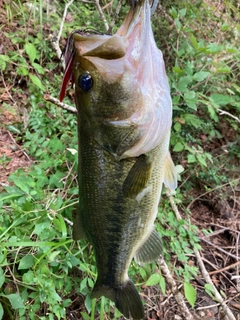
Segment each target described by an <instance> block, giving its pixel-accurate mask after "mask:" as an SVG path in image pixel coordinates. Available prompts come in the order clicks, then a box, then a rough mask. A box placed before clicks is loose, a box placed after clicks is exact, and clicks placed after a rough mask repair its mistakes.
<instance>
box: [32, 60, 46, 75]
mask: <svg viewBox="0 0 240 320" xmlns="http://www.w3.org/2000/svg"><path fill="white" fill-rule="evenodd" d="M32 66H33V67H34V68H35V69H36V70H37V72H38V73H40V74H44V73H45V71H44V69H43V67H42V66H41V65H40V64H38V63H36V62H33V63H32Z"/></svg>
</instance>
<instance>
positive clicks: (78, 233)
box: [72, 213, 86, 240]
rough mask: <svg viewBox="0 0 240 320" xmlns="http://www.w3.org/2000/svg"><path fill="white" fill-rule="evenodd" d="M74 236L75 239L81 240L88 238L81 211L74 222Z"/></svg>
mask: <svg viewBox="0 0 240 320" xmlns="http://www.w3.org/2000/svg"><path fill="white" fill-rule="evenodd" d="M72 237H73V240H80V239H85V238H86V235H85V232H84V228H83V225H82V222H81V219H80V214H79V213H78V214H77V215H76V217H75V219H74V222H73V231H72Z"/></svg>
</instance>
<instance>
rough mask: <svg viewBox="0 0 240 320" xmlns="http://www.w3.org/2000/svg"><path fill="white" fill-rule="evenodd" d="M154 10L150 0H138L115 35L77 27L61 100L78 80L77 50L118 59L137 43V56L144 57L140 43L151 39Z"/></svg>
mask: <svg viewBox="0 0 240 320" xmlns="http://www.w3.org/2000/svg"><path fill="white" fill-rule="evenodd" d="M155 1H158V0H154V2H155ZM150 14H151V8H150V6H149V3H148V1H147V0H140V1H135V5H134V6H132V7H131V8H130V11H129V13H128V15H127V16H126V18H125V19H124V21H123V23H122V25H121V27H120V28H119V29H118V31H117V32H116V34H114V35H108V34H102V33H99V32H97V31H96V30H94V29H85V30H75V31H73V32H72V33H71V34H70V36H69V37H68V40H67V44H66V46H65V49H64V52H63V54H64V59H65V65H66V68H65V73H64V77H63V81H62V86H61V90H60V95H59V100H60V101H62V100H63V99H64V96H65V93H66V88H67V86H68V84H69V82H72V83H74V77H73V63H74V59H75V56H76V54H77V55H80V56H85V57H98V58H101V59H104V60H116V59H120V58H122V57H124V56H125V55H126V53H127V52H129V51H131V50H132V46H135V47H136V48H135V50H134V52H135V60H136V56H137V55H138V56H139V57H140V56H141V53H140V51H139V50H141V48H140V47H139V44H140V43H143V42H144V43H146V41H145V39H146V40H147V37H149V31H151V21H150ZM136 43H137V45H136ZM137 46H138V47H137ZM103 63H104V62H103Z"/></svg>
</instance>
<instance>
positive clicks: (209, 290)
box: [204, 283, 214, 297]
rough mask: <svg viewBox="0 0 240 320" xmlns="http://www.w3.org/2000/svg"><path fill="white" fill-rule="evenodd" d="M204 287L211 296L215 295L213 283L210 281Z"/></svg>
mask: <svg viewBox="0 0 240 320" xmlns="http://www.w3.org/2000/svg"><path fill="white" fill-rule="evenodd" d="M204 288H205V291H206V292H207V294H208V295H209V296H210V297H213V296H214V295H213V294H214V288H213V287H212V285H211V284H209V283H206V284H205V285H204Z"/></svg>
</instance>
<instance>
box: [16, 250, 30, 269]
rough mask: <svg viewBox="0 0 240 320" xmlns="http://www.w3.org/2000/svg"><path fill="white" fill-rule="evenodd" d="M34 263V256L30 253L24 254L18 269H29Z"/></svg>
mask: <svg viewBox="0 0 240 320" xmlns="http://www.w3.org/2000/svg"><path fill="white" fill-rule="evenodd" d="M33 264H34V257H33V256H32V255H30V254H27V255H26V256H24V257H23V258H22V259H21V260H20V263H19V266H18V270H22V269H29V268H31V267H32V266H33Z"/></svg>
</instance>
